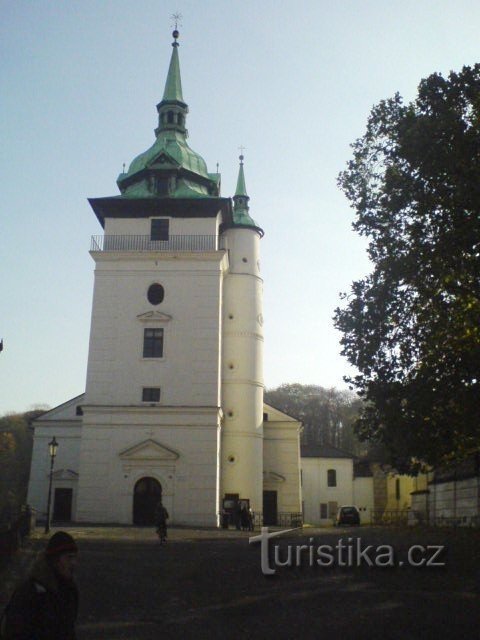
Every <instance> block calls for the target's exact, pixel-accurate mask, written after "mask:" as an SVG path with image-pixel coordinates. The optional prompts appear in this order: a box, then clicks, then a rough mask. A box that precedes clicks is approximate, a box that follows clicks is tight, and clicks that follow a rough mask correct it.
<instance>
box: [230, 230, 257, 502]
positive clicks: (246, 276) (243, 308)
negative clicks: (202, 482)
mask: <svg viewBox="0 0 480 640" xmlns="http://www.w3.org/2000/svg"><path fill="white" fill-rule="evenodd" d="M224 246H225V248H226V249H227V250H228V255H229V261H230V264H229V267H230V268H229V272H228V275H226V276H225V279H224V288H223V312H222V315H223V351H222V409H223V413H224V427H223V433H222V452H221V467H222V473H221V493H222V495H224V494H226V493H229V494H238V495H239V497H240V498H248V499H250V505H251V507H252V508H253V510H254V511H262V497H263V388H264V384H263V317H262V298H263V282H262V279H261V278H260V267H259V256H260V235H259V233H258V232H257V231H256V230H254V229H242V228H236V229H229V230H227V231H226V232H225V233H224Z"/></svg>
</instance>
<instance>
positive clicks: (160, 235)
mask: <svg viewBox="0 0 480 640" xmlns="http://www.w3.org/2000/svg"><path fill="white" fill-rule="evenodd" d="M169 223H170V221H169V220H168V218H153V219H152V221H151V226H150V240H168V233H169Z"/></svg>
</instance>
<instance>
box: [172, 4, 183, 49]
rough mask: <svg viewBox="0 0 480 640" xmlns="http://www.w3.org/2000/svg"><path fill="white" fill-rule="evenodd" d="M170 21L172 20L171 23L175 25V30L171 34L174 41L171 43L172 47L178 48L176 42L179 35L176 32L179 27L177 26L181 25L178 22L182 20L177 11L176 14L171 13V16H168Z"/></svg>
mask: <svg viewBox="0 0 480 640" xmlns="http://www.w3.org/2000/svg"><path fill="white" fill-rule="evenodd" d="M170 19H171V20H172V22H174V23H175V28H174V30H173V33H172V36H173V38H174V41H173V42H172V47H178V42H177V40H178V36H179V35H180V33H179V32H178V25H179V24H180V25H181V24H182V23H181V22H180V21H181V19H182V14H181V13H180V12H179V11H177V12H176V13H173V14H172V15H171V16H170Z"/></svg>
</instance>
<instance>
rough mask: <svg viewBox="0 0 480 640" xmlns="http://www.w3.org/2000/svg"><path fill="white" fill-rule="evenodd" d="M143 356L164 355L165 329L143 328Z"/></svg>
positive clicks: (156, 356) (158, 356) (159, 356)
mask: <svg viewBox="0 0 480 640" xmlns="http://www.w3.org/2000/svg"><path fill="white" fill-rule="evenodd" d="M143 357H144V358H162V357H163V329H144V330H143Z"/></svg>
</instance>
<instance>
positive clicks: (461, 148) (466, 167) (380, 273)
mask: <svg viewBox="0 0 480 640" xmlns="http://www.w3.org/2000/svg"><path fill="white" fill-rule="evenodd" d="M352 147H353V159H352V160H351V161H350V162H349V163H348V165H347V169H346V170H345V171H344V172H343V173H341V174H340V176H339V185H340V187H341V188H342V189H343V191H344V192H345V194H346V196H347V198H348V199H349V200H350V203H351V205H352V207H353V208H354V209H355V210H356V220H355V222H354V225H353V226H354V229H355V230H356V231H357V232H358V233H360V234H361V235H363V236H366V237H368V238H369V247H368V254H369V257H370V259H371V261H372V263H373V271H372V273H371V274H370V275H368V276H367V277H365V278H364V279H362V280H359V281H356V282H354V283H353V285H352V290H351V293H350V295H348V296H347V295H344V296H343V299H344V301H345V305H344V306H343V307H342V308H339V309H337V310H336V312H335V324H336V327H337V328H338V329H339V330H340V331H341V332H342V334H343V337H342V340H341V343H342V347H343V351H342V353H343V355H345V356H346V357H347V358H348V360H349V361H350V362H351V363H352V364H353V365H355V367H357V369H358V375H355V376H351V377H350V378H348V380H347V381H348V382H349V383H350V385H351V388H352V389H355V390H356V391H357V392H358V393H359V395H360V397H361V398H362V399H363V400H364V402H365V404H364V409H363V411H362V415H361V417H360V418H359V420H358V421H357V424H356V429H357V433H358V434H359V436H360V437H361V438H363V439H371V440H373V441H374V442H379V443H384V444H385V445H386V446H387V447H388V449H389V451H390V453H391V461H392V462H393V463H394V464H395V465H396V466H397V467H398V468H403V469H412V468H414V467H415V464H414V463H413V462H412V460H415V459H416V460H422V461H424V462H425V463H430V464H438V463H440V462H446V461H448V460H450V459H453V458H459V457H464V456H465V455H467V454H468V453H469V452H470V451H472V450H475V449H478V447H479V444H480V440H479V436H480V393H479V391H480V388H479V383H480V65H478V64H476V65H475V66H474V67H464V68H463V69H462V71H461V72H459V73H453V72H452V73H450V75H449V76H448V78H444V77H442V76H441V75H440V74H433V75H431V76H429V77H428V78H426V79H424V80H422V81H421V83H420V85H419V89H418V97H417V98H416V100H415V101H414V102H411V103H409V104H404V102H403V100H402V98H401V97H400V96H399V95H398V94H397V95H395V96H394V97H393V98H391V99H389V100H385V101H382V102H380V103H379V104H378V105H377V106H375V107H374V108H373V109H372V111H371V114H370V116H369V119H368V123H367V130H366V133H365V135H364V136H363V137H362V138H360V139H359V140H357V141H356V142H355V143H354V144H353V145H352Z"/></svg>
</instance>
